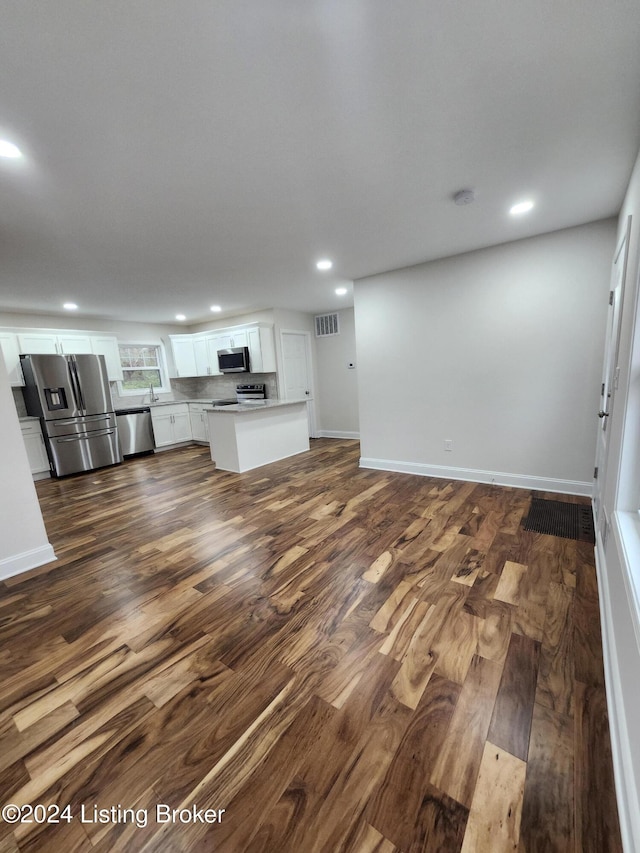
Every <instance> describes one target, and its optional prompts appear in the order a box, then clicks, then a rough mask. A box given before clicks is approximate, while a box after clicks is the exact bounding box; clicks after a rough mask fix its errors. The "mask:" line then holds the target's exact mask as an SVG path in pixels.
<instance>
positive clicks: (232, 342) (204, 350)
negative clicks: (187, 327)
mask: <svg viewBox="0 0 640 853" xmlns="http://www.w3.org/2000/svg"><path fill="white" fill-rule="evenodd" d="M178 337H185V338H188V337H192V338H193V350H194V358H195V369H196V373H195V375H196V376H219V375H220V370H219V369H218V350H221V349H233V348H235V347H249V358H250V363H251V372H252V373H275V372H276V349H275V341H274V337H273V327H272V326H267V325H256V326H247V327H246V328H235V329H220V330H214V331H211V332H199V333H198V334H195V335H191V336H189V335H180V336H178ZM180 375H181V376H182V375H183V374H180ZM184 375H186V374H184Z"/></svg>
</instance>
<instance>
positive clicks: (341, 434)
mask: <svg viewBox="0 0 640 853" xmlns="http://www.w3.org/2000/svg"><path fill="white" fill-rule="evenodd" d="M316 437H317V438H360V433H359V432H349V431H348V430H341V429H319V430H318V431H317V433H316Z"/></svg>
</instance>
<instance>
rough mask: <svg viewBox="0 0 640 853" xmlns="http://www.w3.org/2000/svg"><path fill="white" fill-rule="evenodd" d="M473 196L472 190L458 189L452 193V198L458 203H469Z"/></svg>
mask: <svg viewBox="0 0 640 853" xmlns="http://www.w3.org/2000/svg"><path fill="white" fill-rule="evenodd" d="M475 197H476V196H475V193H474V191H473V190H459V191H458V192H457V193H456V194H455V195H454V197H453V200H454V201H455V203H456V204H458V205H463V204H471V202H472V201H473V200H474V199H475Z"/></svg>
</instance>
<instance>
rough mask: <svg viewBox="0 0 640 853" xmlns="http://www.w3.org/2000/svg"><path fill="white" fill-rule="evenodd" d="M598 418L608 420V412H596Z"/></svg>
mask: <svg viewBox="0 0 640 853" xmlns="http://www.w3.org/2000/svg"><path fill="white" fill-rule="evenodd" d="M598 417H599V418H608V417H609V412H598Z"/></svg>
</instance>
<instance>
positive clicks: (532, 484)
mask: <svg viewBox="0 0 640 853" xmlns="http://www.w3.org/2000/svg"><path fill="white" fill-rule="evenodd" d="M360 467H361V468H375V469H376V470H379V471H397V472H398V473H401V474H417V475H418V476H420V477H440V478H442V479H445V480H467V481H469V482H471V483H492V484H495V485H496V486H512V487H514V488H516V489H535V490H537V491H542V492H559V493H560V494H563V495H583V496H584V497H589V498H590V497H591V495H592V492H593V484H592V483H583V482H581V481H580V480H556V479H554V478H553V477H535V476H532V475H530V474H505V473H504V472H502V471H482V470H479V469H475V468H449V467H447V466H445V465H427V464H425V463H423V462H401V461H399V460H396V459H372V458H369V457H365V456H361V457H360Z"/></svg>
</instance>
